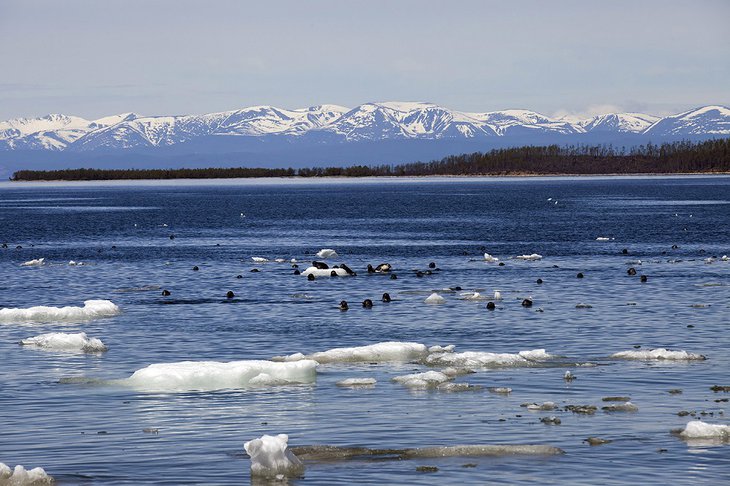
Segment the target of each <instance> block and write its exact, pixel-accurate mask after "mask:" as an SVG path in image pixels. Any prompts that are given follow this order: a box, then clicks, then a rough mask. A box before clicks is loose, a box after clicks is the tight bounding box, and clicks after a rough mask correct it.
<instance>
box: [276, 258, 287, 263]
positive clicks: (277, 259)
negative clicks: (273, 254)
mask: <svg viewBox="0 0 730 486" xmlns="http://www.w3.org/2000/svg"><path fill="white" fill-rule="evenodd" d="M274 261H275V262H276V263H284V262H285V261H286V258H274Z"/></svg>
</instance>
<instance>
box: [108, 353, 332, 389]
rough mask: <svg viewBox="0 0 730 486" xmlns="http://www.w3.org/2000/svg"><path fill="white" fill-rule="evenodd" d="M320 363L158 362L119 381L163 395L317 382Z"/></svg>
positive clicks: (260, 361) (253, 361)
mask: <svg viewBox="0 0 730 486" xmlns="http://www.w3.org/2000/svg"><path fill="white" fill-rule="evenodd" d="M317 364H318V363H317V362H316V361H312V360H302V361H297V362H295V363H275V362H273V361H262V360H245V361H229V362H219V361H180V362H177V363H155V364H151V365H149V366H147V367H146V368H142V369H139V370H137V371H135V372H134V374H132V376H130V377H129V378H126V379H123V380H117V383H118V384H121V385H126V386H131V387H133V388H137V389H142V390H147V391H159V392H176V391H191V390H197V391H212V390H222V389H227V388H248V387H262V386H276V385H290V384H297V383H313V382H314V381H315V379H316V373H317V372H316V368H317Z"/></svg>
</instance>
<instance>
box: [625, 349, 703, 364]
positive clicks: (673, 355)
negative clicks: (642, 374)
mask: <svg viewBox="0 0 730 486" xmlns="http://www.w3.org/2000/svg"><path fill="white" fill-rule="evenodd" d="M611 358H620V359H636V360H646V361H649V360H669V361H672V360H673V361H691V360H703V359H706V358H705V357H704V356H703V355H701V354H696V353H688V352H687V351H684V350H677V351H672V350H670V349H665V348H657V349H649V350H646V351H621V352H619V353H614V354H612V355H611Z"/></svg>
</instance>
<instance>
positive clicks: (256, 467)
mask: <svg viewBox="0 0 730 486" xmlns="http://www.w3.org/2000/svg"><path fill="white" fill-rule="evenodd" d="M288 442H289V436H288V435H286V434H279V435H263V436H262V437H260V438H258V439H254V440H251V441H248V442H246V443H245V444H244V445H243V448H244V450H245V451H246V454H248V455H249V456H250V457H251V475H253V476H259V477H265V478H277V476H280V475H281V476H285V477H292V476H294V477H295V476H301V475H302V473H303V472H304V464H302V461H300V460H299V458H298V457H297V456H295V455H294V453H293V452H292V451H290V450H289V445H288ZM282 479H283V478H282Z"/></svg>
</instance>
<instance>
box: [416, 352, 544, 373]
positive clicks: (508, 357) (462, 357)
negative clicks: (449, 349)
mask: <svg viewBox="0 0 730 486" xmlns="http://www.w3.org/2000/svg"><path fill="white" fill-rule="evenodd" d="M551 357H552V356H551V355H550V354H548V353H547V352H546V351H545V350H544V349H533V350H531V351H520V352H519V353H517V354H511V353H488V352H481V351H467V352H464V353H441V354H432V355H429V356H428V357H427V358H426V364H428V365H430V366H453V367H459V368H490V367H509V366H531V365H534V363H535V362H536V361H541V360H546V359H550V358H551Z"/></svg>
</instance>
